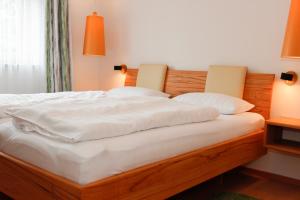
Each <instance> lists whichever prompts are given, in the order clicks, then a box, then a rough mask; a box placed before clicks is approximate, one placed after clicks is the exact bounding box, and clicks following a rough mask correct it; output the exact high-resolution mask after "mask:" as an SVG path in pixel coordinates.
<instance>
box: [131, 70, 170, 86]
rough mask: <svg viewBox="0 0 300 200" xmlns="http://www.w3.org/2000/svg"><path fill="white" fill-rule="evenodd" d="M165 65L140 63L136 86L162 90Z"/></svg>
mask: <svg viewBox="0 0 300 200" xmlns="http://www.w3.org/2000/svg"><path fill="white" fill-rule="evenodd" d="M167 68H168V66H167V65H140V67H139V73H138V76H137V81H136V86H137V87H144V88H150V89H153V90H159V91H163V89H164V84H165V78H166V72H167Z"/></svg>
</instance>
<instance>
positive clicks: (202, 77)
mask: <svg viewBox="0 0 300 200" xmlns="http://www.w3.org/2000/svg"><path fill="white" fill-rule="evenodd" d="M137 74H138V69H128V71H127V75H126V79H125V86H135V84H136V78H137ZM206 75H207V72H206V71H185V70H172V69H168V71H167V75H166V76H167V77H166V81H165V87H164V92H166V93H168V94H170V95H171V96H172V97H174V96H177V95H180V94H184V93H188V92H204V89H205V82H206ZM274 79H275V75H274V74H258V73H248V74H247V77H246V83H245V90H244V97H243V99H245V100H246V101H248V102H250V103H252V104H254V105H255V108H254V109H253V110H251V112H256V113H259V114H261V115H262V116H264V117H265V119H269V117H270V109H271V99H272V90H273V83H274Z"/></svg>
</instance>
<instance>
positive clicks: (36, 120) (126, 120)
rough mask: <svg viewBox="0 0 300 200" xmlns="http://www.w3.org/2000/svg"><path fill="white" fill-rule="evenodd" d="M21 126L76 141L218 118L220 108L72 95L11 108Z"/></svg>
mask: <svg viewBox="0 0 300 200" xmlns="http://www.w3.org/2000/svg"><path fill="white" fill-rule="evenodd" d="M8 114H9V115H10V116H12V117H13V123H14V125H15V126H16V127H18V128H19V129H21V130H23V131H25V132H26V133H28V132H35V133H38V134H41V135H43V136H46V137H49V138H52V139H55V140H58V141H64V142H70V143H76V142H83V141H89V140H98V139H103V138H109V137H116V136H122V135H127V134H132V133H135V132H137V131H142V130H148V129H152V128H160V127H166V126H174V125H180V124H188V123H196V122H204V121H210V120H214V119H216V118H217V117H218V116H219V112H218V111H217V110H216V109H215V108H212V107H199V106H194V105H189V104H186V103H181V102H177V101H174V100H170V99H168V98H161V97H142V96H134V97H122V98H120V97H108V96H106V97H103V98H97V99H85V100H82V99H68V100H65V101H51V102H46V103H42V104H37V105H34V106H27V107H19V108H11V109H9V112H8Z"/></svg>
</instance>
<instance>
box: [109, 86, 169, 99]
mask: <svg viewBox="0 0 300 200" xmlns="http://www.w3.org/2000/svg"><path fill="white" fill-rule="evenodd" d="M107 95H108V96H121V97H124V96H125V97H129V96H151V97H165V98H168V97H169V96H170V95H169V94H166V93H163V92H161V91H158V90H152V89H148V88H142V87H130V86H127V87H119V88H114V89H111V90H109V91H108V92H107Z"/></svg>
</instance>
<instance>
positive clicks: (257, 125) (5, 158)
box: [0, 69, 274, 199]
mask: <svg viewBox="0 0 300 200" xmlns="http://www.w3.org/2000/svg"><path fill="white" fill-rule="evenodd" d="M136 76H137V70H135V69H131V70H129V71H128V73H127V78H126V81H125V85H127V86H129V85H130V86H134V85H135V81H136ZM166 77H167V78H166V81H165V88H164V90H165V91H166V92H167V93H169V94H171V95H172V96H176V95H179V94H182V93H187V92H195V91H203V90H204V85H205V79H206V72H199V71H180V70H168V71H167V76H166ZM273 81H274V75H271V74H247V78H246V85H245V91H244V99H246V100H247V101H249V102H251V103H252V104H255V105H256V107H255V109H254V110H253V111H252V112H253V113H244V114H242V115H241V116H227V117H226V116H223V117H221V118H220V119H219V120H220V121H221V123H219V124H223V125H219V126H220V127H217V126H216V125H214V124H213V123H216V122H210V123H203V124H201V125H199V124H198V125H197V124H193V125H185V126H181V127H176V128H174V127H168V128H164V131H163V132H164V133H165V134H167V133H168V132H171V133H173V138H172V140H169V138H168V145H169V146H166V149H169V150H170V151H163V152H162V153H161V152H159V150H161V149H159V148H155V144H156V145H159V144H160V142H161V141H163V140H164V139H165V138H164V137H163V136H162V137H160V138H159V139H160V140H157V138H151V137H150V136H149V138H147V139H146V140H145V138H143V139H142V138H140V139H139V135H138V134H135V135H130V136H129V137H128V136H126V137H125V138H121V139H120V140H119V141H115V140H114V141H105V142H106V144H99V143H97V142H95V144H93V145H91V146H92V148H94V149H91V151H92V152H94V153H95V154H96V152H97V151H98V152H100V151H101V148H99V146H101V145H104V146H106V147H107V146H108V147H110V148H107V149H106V151H105V152H106V155H110V156H111V157H109V156H108V159H107V160H106V163H109V162H114V163H117V165H109V164H108V165H107V168H109V169H110V170H108V171H107V170H102V169H101V168H98V166H99V165H93V164H92V163H93V162H87V163H88V164H87V166H80V165H75V164H74V163H75V162H76V158H74V159H73V160H72V159H70V157H69V158H68V159H65V160H62V161H57V160H56V161H55V160H48V162H47V160H45V159H44V160H43V158H49V157H51V156H49V155H45V154H43V153H45V152H52V151H44V152H43V151H37V152H30V151H28V155H26V154H22V155H23V156H24V157H23V159H17V157H20V155H18V154H20V151H22V150H23V152H24V150H26V148H29V147H30V146H36V145H30V143H24V140H22V135H20V134H19V135H18V134H17V133H16V136H15V137H17V138H20V139H19V140H16V141H13V142H12V143H9V144H10V145H8V146H7V147H3V146H2V147H1V149H2V150H1V153H0V190H1V191H2V192H4V193H6V194H8V195H9V196H11V197H13V198H15V199H164V198H167V197H169V196H171V195H174V194H176V193H178V192H181V191H183V190H185V189H187V188H190V187H192V186H194V185H197V184H199V183H201V182H203V181H206V180H208V179H210V178H212V177H214V176H217V175H219V174H222V173H224V172H226V171H228V170H230V169H232V168H235V167H237V166H240V165H243V164H246V163H248V162H250V161H252V160H255V159H257V158H258V157H260V156H261V155H263V154H264V153H265V149H264V148H263V129H262V127H263V123H262V119H261V118H260V117H259V115H256V114H255V113H259V114H261V115H262V116H264V117H265V118H268V116H269V112H270V103H271V94H272V86H273ZM222 121H223V123H222ZM228 122H231V123H233V124H235V125H236V127H232V126H228V124H229V123H228ZM204 126H211V127H215V128H216V129H215V130H214V131H213V132H212V133H211V134H210V135H209V136H208V135H207V136H206V137H205V138H206V140H205V141H202V138H203V134H205V133H207V132H206V131H205V129H206V128H205V127H204ZM239 126H240V127H243V128H244V129H243V130H242V131H235V130H234V129H236V130H237V127H239ZM8 128H9V127H8ZM220 129H222V130H223V131H222V132H220V131H219V130H220ZM198 130H199V131H198ZM210 130H211V129H210ZM149 131H152V132H153V131H154V132H155V131H158V130H149ZM182 131H186V132H188V134H189V137H182V134H181V132H182ZM149 135H155V133H154V134H149ZM201 135H202V137H200V136H201ZM133 137H134V140H138V141H139V143H138V144H140V145H139V146H135V147H134V148H129V147H132V144H131V141H133ZM166 138H167V137H166ZM17 141H20V142H19V143H18V142H17ZM31 141H36V143H40V144H46V143H43V142H42V141H39V140H38V139H36V140H31ZM213 141H214V142H213ZM98 142H99V141H98ZM101 142H103V141H101ZM151 142H152V143H151ZM120 143H121V144H122V145H120ZM147 144H148V145H147ZM149 144H152V147H153V148H152V149H147V148H145V147H147V146H149ZM20 145H24V146H21V148H14V147H20ZM89 145H90V144H89ZM62 146H63V145H62ZM120 146H121V147H124V148H126V147H127V148H126V150H127V151H126V152H125V153H126V154H120V153H124V152H123V151H117V150H116V149H118V148H117V147H120ZM41 148H42V147H41ZM41 148H40V149H41ZM43 148H54V146H53V145H51V144H46V145H43ZM82 148H84V147H80V146H79V147H78V148H76V149H73V150H74V151H75V152H81V151H82ZM14 149H19V150H18V151H19V152H18V151H14ZM40 149H39V150H40ZM62 149H65V150H66V149H67V150H70V149H68V148H67V147H65V148H62ZM108 149H110V150H111V151H108ZM143 151H146V152H148V153H149V152H151V154H152V155H153V156H152V157H151V158H149V157H147V159H145V158H144V159H142V158H143V157H142V156H141V155H143V154H142V152H143ZM6 152H9V153H10V154H8V153H6ZM30 153H31V154H30ZM71 153H72V152H71ZM114 153H115V154H114ZM73 155H77V154H76V153H73ZM78 155H80V153H79V154H78ZM99 155H100V154H99ZM126 155H130V156H126ZM85 156H86V154H85ZM26 157H27V158H26ZM52 157H53V156H52ZM113 157H114V158H115V159H112V158H113ZM91 158H94V157H91ZM137 158H139V159H137ZM30 159H31V160H30ZM99 159H101V160H102V159H103V160H105V159H104V158H102V157H99ZM99 159H98V160H99ZM23 160H27V162H26V161H23ZM67 160H68V161H70V162H69V163H68V162H67ZM71 161H73V162H71ZM91 161H92V160H91ZM29 163H31V164H29ZM51 163H56V165H55V164H53V165H51ZM129 165H132V166H129ZM109 166H119V168H110V167H109ZM133 166H138V167H136V168H132V167H133ZM47 167H48V168H47ZM76 167H79V168H80V170H82V169H83V170H82V171H83V172H85V174H86V175H87V176H83V174H82V173H79V172H80V170H78V171H77V170H74V172H73V174H72V173H69V174H68V176H66V175H65V174H66V173H67V172H68V171H70V170H68V169H70V168H72V169H76ZM62 169H65V171H63V170H62ZM51 171H52V172H51ZM53 171H54V172H55V173H53ZM59 171H60V172H59ZM103 171H105V172H106V173H105V174H103V173H102V174H101V172H103ZM76 172H77V173H76ZM60 173H61V174H60ZM95 174H96V175H95Z"/></svg>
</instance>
